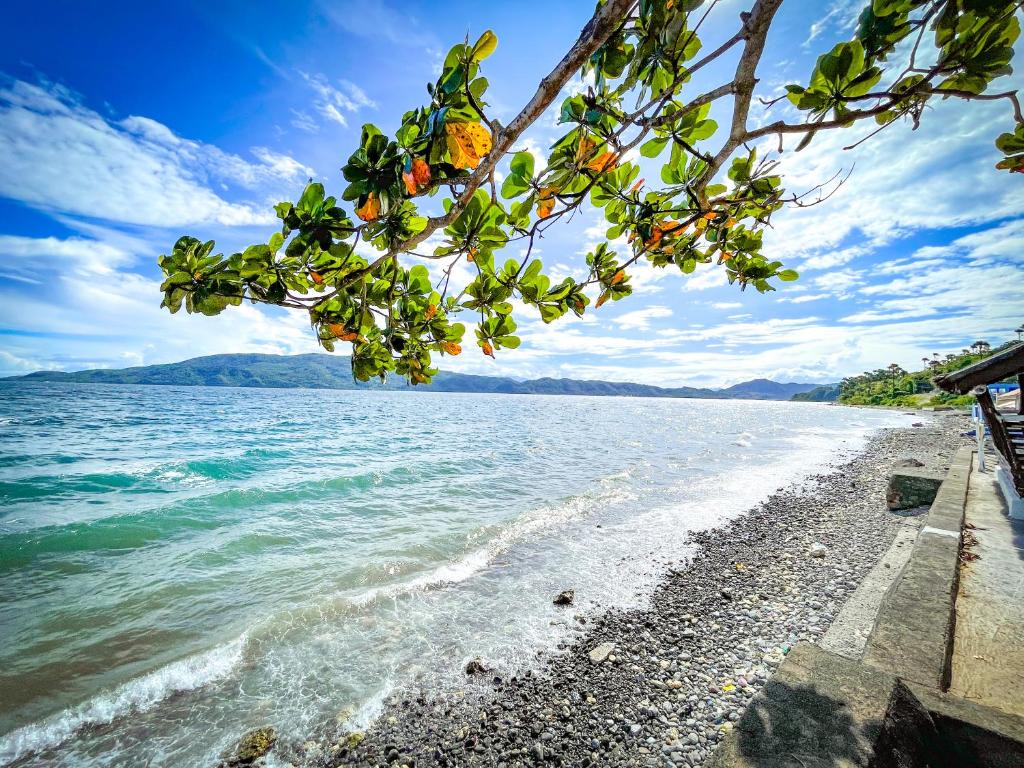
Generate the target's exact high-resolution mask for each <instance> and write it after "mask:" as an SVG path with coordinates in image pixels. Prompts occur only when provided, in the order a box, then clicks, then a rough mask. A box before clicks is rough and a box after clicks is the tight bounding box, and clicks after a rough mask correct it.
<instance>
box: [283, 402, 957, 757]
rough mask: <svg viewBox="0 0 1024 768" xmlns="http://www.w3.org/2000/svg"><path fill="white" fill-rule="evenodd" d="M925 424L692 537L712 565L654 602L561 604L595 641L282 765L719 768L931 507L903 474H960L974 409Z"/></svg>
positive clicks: (684, 572)
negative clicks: (914, 466) (920, 502)
mask: <svg viewBox="0 0 1024 768" xmlns="http://www.w3.org/2000/svg"><path fill="white" fill-rule="evenodd" d="M917 423H919V424H920V426H917V427H913V428H905V429H889V430H884V431H881V432H879V433H878V435H877V436H876V437H875V438H874V439H873V440H872V441H871V442H870V443H869V444H868V446H867V447H866V448H865V449H864V450H863V451H862V452H860V453H859V454H858V455H857V456H856V457H855V458H854V459H853V460H851V461H849V462H848V463H846V464H844V465H842V466H838V467H836V468H835V469H834V470H832V471H830V472H828V473H827V474H823V475H818V476H816V477H814V478H812V479H811V480H810V481H809V482H805V483H802V484H801V485H800V486H797V487H793V488H787V489H784V490H782V491H780V492H777V493H775V494H774V495H772V496H771V497H770V498H768V499H767V500H766V501H765V502H764V503H762V504H760V505H759V506H757V507H755V508H754V509H751V510H749V511H748V512H746V513H744V514H742V515H740V516H739V517H736V518H734V519H733V520H732V521H731V522H730V523H728V524H726V525H725V526H723V527H720V528H717V529H713V530H709V531H701V532H695V533H692V534H690V536H691V539H692V541H693V542H694V543H695V544H697V545H698V548H697V550H696V554H695V555H694V556H693V557H692V558H690V559H689V560H687V561H685V562H679V563H674V564H671V565H669V566H668V567H667V568H666V569H665V572H664V576H663V580H662V582H661V584H660V586H659V587H658V588H657V590H656V591H655V593H654V594H653V596H652V598H651V600H650V601H649V603H648V604H646V605H645V607H643V608H640V609H636V610H629V611H617V610H610V611H607V612H603V613H598V614H597V615H592V616H587V615H582V614H579V613H576V612H574V610H573V606H572V605H571V604H568V605H561V606H553V610H557V611H560V612H561V616H562V617H563V618H561V619H555V620H565V621H573V622H576V623H578V624H579V625H580V627H581V629H582V631H581V632H580V633H579V634H578V635H577V637H576V639H575V640H574V641H573V642H572V643H571V644H568V645H566V646H565V647H562V648H558V649H554V650H553V651H552V652H551V653H550V654H547V655H545V656H544V657H542V658H540V659H538V661H537V664H536V665H534V666H533V668H530V669H525V670H514V671H512V674H509V672H508V671H507V670H501V671H495V670H491V669H490V668H489V665H488V663H487V660H486V659H479V660H473V661H471V662H470V663H469V664H468V665H467V668H468V670H470V671H467V674H466V686H465V688H464V690H461V691H458V692H457V693H455V694H454V695H453V694H449V693H445V694H444V695H438V694H436V693H432V692H431V691H430V690H429V687H428V686H426V685H425V686H424V687H423V689H422V690H418V691H411V692H410V691H407V692H406V693H404V694H402V695H400V696H397V697H395V698H392V699H389V700H388V701H386V702H385V703H384V708H383V711H382V713H381V714H380V716H379V717H378V718H377V719H376V720H375V721H374V723H373V724H372V725H371V726H370V727H369V728H368V729H367V730H366V731H365V732H364V731H353V730H351V728H350V727H348V728H346V726H345V724H344V723H342V724H341V726H340V728H339V731H338V732H337V733H335V734H330V735H329V736H328V737H325V738H320V739H316V740H312V741H305V742H300V741H297V740H296V741H292V740H291V739H289V738H288V737H287V736H286V737H284V738H282V739H281V740H280V741H279V742H278V744H277V748H276V749H275V751H274V753H273V756H272V759H273V761H274V763H275V764H285V765H287V764H288V763H293V764H314V765H319V766H325V767H327V766H330V767H331V768H333V767H334V766H384V765H396V766H409V767H410V768H412V767H413V766H463V765H480V766H518V765H572V766H590V765H613V766H619V765H622V766H651V767H652V768H653V767H654V766H700V765H703V764H704V763H705V762H706V761H707V759H708V758H709V756H710V755H711V753H712V751H713V750H714V748H715V746H716V744H717V743H718V742H719V741H720V740H721V739H722V737H723V736H724V734H726V733H727V732H728V731H729V730H730V729H731V728H732V727H733V723H735V722H736V721H738V720H739V718H740V716H741V715H742V713H743V711H744V709H745V707H746V705H747V703H748V702H749V701H750V699H751V698H752V697H753V696H754V695H755V694H756V693H757V691H758V690H760V688H761V687H762V686H763V684H764V683H765V681H766V680H767V679H768V678H769V677H770V676H771V674H772V672H773V671H774V670H775V669H776V668H777V667H778V665H779V664H781V663H782V661H783V660H784V658H785V656H786V654H787V653H788V651H789V649H790V648H791V647H792V646H793V645H794V644H795V643H797V642H801V641H810V642H817V641H820V640H821V639H822V637H823V636H824V635H825V633H826V632H827V631H828V629H829V627H830V626H831V625H832V623H833V621H834V619H835V618H836V616H837V614H838V612H839V611H840V610H841V609H842V607H843V605H844V603H845V602H846V601H847V600H848V598H849V597H850V596H851V595H852V594H853V593H854V591H855V590H856V589H857V587H858V585H859V584H860V583H861V581H862V580H863V579H864V577H865V575H866V574H867V573H868V572H869V571H870V570H871V569H872V568H873V567H874V566H875V565H876V563H878V561H879V559H880V558H881V557H882V555H883V554H885V553H886V551H887V550H888V548H889V547H890V545H891V544H892V542H893V540H894V538H895V537H896V534H897V532H898V531H899V530H900V528H901V526H906V525H907V524H908V521H909V520H910V519H911V518H913V517H914V515H915V514H919V513H920V512H922V511H923V510H917V511H916V512H915V511H910V512H903V513H893V512H890V511H889V510H888V509H887V508H886V505H885V488H886V482H887V479H888V475H889V472H890V471H891V469H892V467H893V465H894V464H895V463H896V462H897V461H900V460H902V459H914V460H916V461H918V462H920V463H921V464H923V465H924V466H925V467H927V468H929V469H934V470H936V471H944V470H945V469H946V468H948V464H949V460H950V458H951V457H952V455H953V454H954V452H955V451H956V449H957V448H958V447H960V446H961V445H964V444H967V443H968V441H969V440H970V438H968V437H964V436H962V434H961V433H963V432H964V431H965V430H967V429H969V428H970V423H969V421H968V419H967V417H966V416H964V415H961V414H954V413H949V414H928V415H922V416H921V421H920V422H917ZM911 524H912V523H911ZM565 587H566V589H567V590H568V589H572V588H573V585H572V584H566V585H565ZM556 597H558V596H557V595H552V599H553V601H554V600H555V598H556ZM560 602H562V603H566V602H567V601H566V599H565V597H563V598H562V600H561V601H560Z"/></svg>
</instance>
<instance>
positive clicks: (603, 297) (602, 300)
mask: <svg viewBox="0 0 1024 768" xmlns="http://www.w3.org/2000/svg"><path fill="white" fill-rule="evenodd" d="M611 295H612V294H611V291H605V292H604V293H602V294H601V295H600V296H598V297H597V303H596V304H595V305H594V308H595V309H597V308H598V307H600V306H601V305H602V304H604V303H605V302H606V301H608V297H609V296H611Z"/></svg>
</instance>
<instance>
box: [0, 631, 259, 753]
mask: <svg viewBox="0 0 1024 768" xmlns="http://www.w3.org/2000/svg"><path fill="white" fill-rule="evenodd" d="M245 643H246V635H244V634H243V635H241V636H239V637H238V638H236V639H235V640H232V641H231V642H230V643H227V644H225V645H221V646H218V647H217V648H213V649H211V650H209V651H206V652H204V653H199V654H196V655H194V656H189V657H188V658H185V659H181V660H180V661H176V662H174V663H172V664H168V665H167V666H165V667H161V668H160V669H156V670H154V671H152V672H150V673H149V674H147V675H143V676H142V677H139V678H136V679H134V680H130V681H128V682H127V683H124V684H123V685H121V686H119V687H117V688H115V689H114V690H113V691H110V692H107V693H101V694H99V695H98V696H94V697H93V698H91V699H89V700H88V701H86V702H84V703H83V704H80V705H79V706H77V707H72V708H69V709H66V710H64V711H63V712H60V713H58V714H56V715H53V716H52V717H49V718H47V719H45V720H41V721H39V722H36V723H30V724H29V725H26V726H23V727H21V728H19V729H17V730H15V731H12V732H11V733H9V734H7V735H6V736H4V737H2V738H0V765H8V764H10V763H13V762H14V761H15V760H17V759H19V758H20V757H23V756H24V755H27V754H31V753H33V752H39V751H41V750H44V749H48V748H50V747H54V746H57V745H58V744H61V743H62V742H64V741H66V740H67V739H69V738H70V737H71V736H73V735H74V734H75V733H76V732H77V731H78V730H80V729H81V728H84V727H86V726H97V725H106V724H108V723H112V722H113V721H114V720H116V719H118V718H120V717H124V716H125V715H127V714H129V713H131V712H145V711H146V710H148V709H152V708H153V707H154V706H156V705H157V704H159V703H160V702H161V701H163V700H164V699H166V698H167V697H168V696H170V695H171V694H173V693H178V692H180V691H191V690H195V689H196V688H201V687H203V686H204V685H208V684H210V683H212V682H214V681H216V680H219V679H222V678H224V677H226V676H227V675H229V674H230V673H231V670H233V669H234V668H235V667H236V666H237V665H238V663H239V662H240V661H241V660H242V656H243V653H244V651H245Z"/></svg>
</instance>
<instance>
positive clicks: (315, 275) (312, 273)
mask: <svg viewBox="0 0 1024 768" xmlns="http://www.w3.org/2000/svg"><path fill="white" fill-rule="evenodd" d="M309 276H310V277H311V278H312V279H313V282H314V283H316V284H317V285H323V284H324V277H323V275H321V274H320V273H319V272H316V271H314V270H312V269H311V270H309Z"/></svg>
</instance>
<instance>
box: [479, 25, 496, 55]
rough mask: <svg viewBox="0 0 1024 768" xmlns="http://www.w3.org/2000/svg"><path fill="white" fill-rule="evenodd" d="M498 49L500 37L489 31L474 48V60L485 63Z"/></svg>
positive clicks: (481, 36)
mask: <svg viewBox="0 0 1024 768" xmlns="http://www.w3.org/2000/svg"><path fill="white" fill-rule="evenodd" d="M497 47H498V36H497V35H495V34H494V33H493V32H491V30H489V29H488V30H487V31H486V32H484V33H483V34H482V35H480V39H479V40H477V41H476V45H474V46H473V60H474V61H483V60H484V59H486V58H487V57H488V56H490V55H491V54H492V53H494V49H495V48H497Z"/></svg>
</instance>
